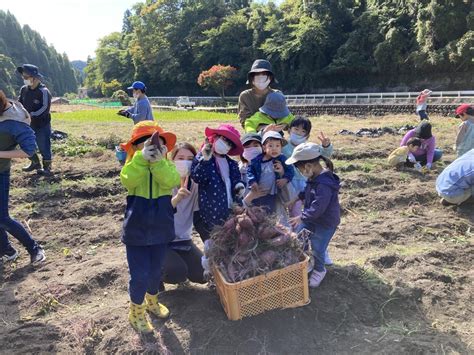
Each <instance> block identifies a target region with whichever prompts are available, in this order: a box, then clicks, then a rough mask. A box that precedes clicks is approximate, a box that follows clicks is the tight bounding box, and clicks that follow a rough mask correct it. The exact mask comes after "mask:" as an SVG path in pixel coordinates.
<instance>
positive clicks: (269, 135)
mask: <svg viewBox="0 0 474 355" xmlns="http://www.w3.org/2000/svg"><path fill="white" fill-rule="evenodd" d="M270 138H273V139H279V140H280V141H281V146H282V147H284V146H285V145H287V144H288V142H287V141H286V139H285V138H283V137H282V135H281V134H280V133H278V132H276V131H268V132H267V133H265V134H264V135H263V138H262V144H265V142H266V141H267V139H270Z"/></svg>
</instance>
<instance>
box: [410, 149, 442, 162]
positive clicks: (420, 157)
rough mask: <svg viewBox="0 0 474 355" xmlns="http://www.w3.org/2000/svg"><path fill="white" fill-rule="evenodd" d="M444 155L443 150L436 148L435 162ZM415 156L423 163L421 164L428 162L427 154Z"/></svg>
mask: <svg viewBox="0 0 474 355" xmlns="http://www.w3.org/2000/svg"><path fill="white" fill-rule="evenodd" d="M442 156H443V151H442V150H441V149H439V148H436V149H435V150H434V154H433V163H434V162H435V161H438V160H440V159H441V157H442ZM415 158H416V161H419V162H420V163H421V165H426V163H427V161H426V154H423V155H418V156H415Z"/></svg>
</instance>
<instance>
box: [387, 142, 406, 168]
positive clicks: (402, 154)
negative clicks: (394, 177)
mask: <svg viewBox="0 0 474 355" xmlns="http://www.w3.org/2000/svg"><path fill="white" fill-rule="evenodd" d="M407 157H408V147H407V146H403V147H399V148H397V149H395V150H394V151H393V152H391V153H390V155H389V156H388V163H389V164H390V165H392V166H396V165H398V164H400V163H404V162H406V160H407Z"/></svg>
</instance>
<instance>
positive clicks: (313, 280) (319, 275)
mask: <svg viewBox="0 0 474 355" xmlns="http://www.w3.org/2000/svg"><path fill="white" fill-rule="evenodd" d="M324 276H326V270H324V271H316V270H313V272H312V273H311V276H310V278H309V287H311V288H315V287H318V286H319V285H320V284H321V282H322V281H323V279H324Z"/></svg>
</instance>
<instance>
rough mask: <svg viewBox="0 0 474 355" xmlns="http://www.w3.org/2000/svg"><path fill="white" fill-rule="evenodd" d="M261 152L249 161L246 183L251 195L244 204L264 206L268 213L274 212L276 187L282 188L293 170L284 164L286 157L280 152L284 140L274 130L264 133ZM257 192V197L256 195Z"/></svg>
mask: <svg viewBox="0 0 474 355" xmlns="http://www.w3.org/2000/svg"><path fill="white" fill-rule="evenodd" d="M262 143H263V153H262V154H260V155H258V156H257V157H256V158H255V159H253V160H252V161H251V162H250V166H249V167H248V169H247V176H248V185H249V187H250V188H251V190H252V192H253V193H252V195H250V196H251V197H249V196H247V197H246V199H245V200H244V202H245V203H246V204H251V203H253V204H255V205H257V206H265V207H266V208H267V209H268V211H269V212H270V213H274V212H276V205H277V200H276V199H277V192H278V190H277V188H279V189H282V188H284V187H285V186H286V184H288V183H289V182H291V180H292V179H293V176H294V175H295V171H294V169H293V167H292V166H286V165H285V160H286V157H285V156H284V155H283V154H281V150H282V147H283V146H284V145H285V144H286V140H285V139H283V137H282V136H281V135H280V133H278V132H275V131H269V132H267V133H265V134H264V136H263V139H262ZM255 194H258V195H259V197H257V195H255Z"/></svg>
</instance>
